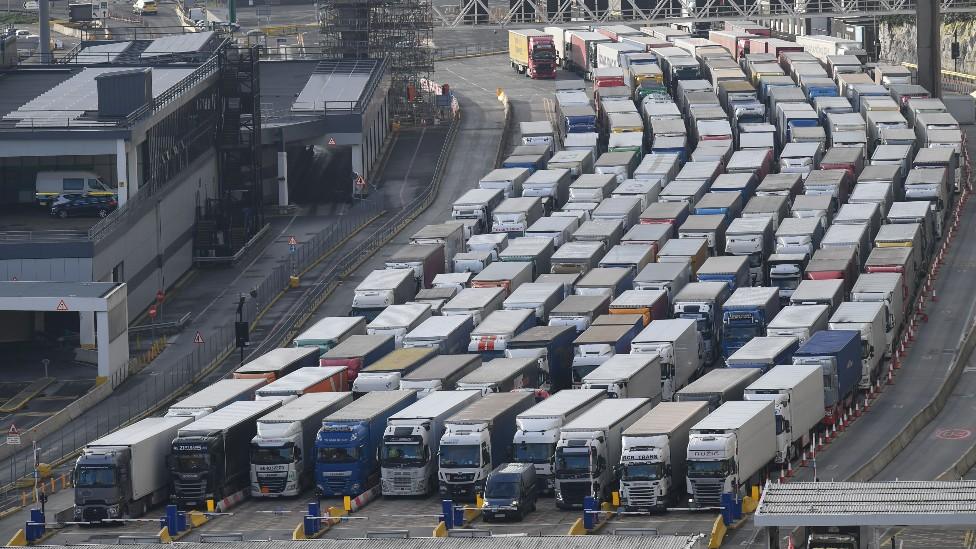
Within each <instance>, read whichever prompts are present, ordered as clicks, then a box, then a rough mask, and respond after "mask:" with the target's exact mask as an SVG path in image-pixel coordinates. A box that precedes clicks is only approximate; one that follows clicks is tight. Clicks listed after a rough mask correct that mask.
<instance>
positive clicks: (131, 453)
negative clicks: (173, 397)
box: [73, 416, 193, 523]
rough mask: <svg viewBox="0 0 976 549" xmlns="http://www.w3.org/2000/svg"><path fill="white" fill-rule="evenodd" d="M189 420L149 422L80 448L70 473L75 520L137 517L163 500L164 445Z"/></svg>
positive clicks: (165, 488) (165, 486) (166, 477)
mask: <svg viewBox="0 0 976 549" xmlns="http://www.w3.org/2000/svg"><path fill="white" fill-rule="evenodd" d="M191 421H193V417H191V416H179V417H150V418H146V419H143V420H141V421H138V422H136V423H133V424H132V425H129V426H128V427H123V428H122V429H119V430H118V431H115V432H114V433H111V434H109V435H106V436H104V437H102V438H100V439H98V440H94V441H92V442H89V443H88V444H87V445H85V448H84V449H83V450H82V451H81V455H80V456H78V460H77V461H75V469H74V474H73V477H74V488H75V508H74V518H75V520H76V521H86V522H95V523H97V522H101V521H103V520H105V519H118V518H137V517H140V516H142V515H144V514H145V513H146V511H148V510H149V508H150V507H152V506H153V505H157V504H159V503H162V502H164V501H166V498H167V496H168V495H169V469H168V468H167V467H166V458H167V456H169V451H170V444H172V443H173V439H174V438H176V433H177V431H179V429H180V427H183V426H184V425H187V424H189V423H190V422H191Z"/></svg>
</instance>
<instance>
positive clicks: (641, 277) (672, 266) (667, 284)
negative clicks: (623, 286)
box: [634, 263, 691, 303]
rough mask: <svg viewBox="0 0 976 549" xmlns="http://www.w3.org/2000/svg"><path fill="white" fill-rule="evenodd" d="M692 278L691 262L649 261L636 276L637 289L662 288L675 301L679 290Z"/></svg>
mask: <svg viewBox="0 0 976 549" xmlns="http://www.w3.org/2000/svg"><path fill="white" fill-rule="evenodd" d="M690 280H691V263H684V264H682V263H649V264H648V265H647V266H646V267H644V268H643V269H642V270H641V272H639V273H637V276H636V277H634V289H635V290H662V291H664V292H666V293H667V294H668V301H669V302H670V303H674V298H675V296H676V295H678V292H680V291H681V289H682V288H684V287H685V284H687V283H688V282H689V281H690Z"/></svg>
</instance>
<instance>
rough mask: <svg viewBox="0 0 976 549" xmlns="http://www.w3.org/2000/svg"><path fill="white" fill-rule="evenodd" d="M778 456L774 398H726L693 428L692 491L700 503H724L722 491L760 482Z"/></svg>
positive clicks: (690, 451)
mask: <svg viewBox="0 0 976 549" xmlns="http://www.w3.org/2000/svg"><path fill="white" fill-rule="evenodd" d="M775 456H776V416H775V414H774V405H773V403H772V402H726V403H725V404H723V405H721V406H719V408H718V409H717V410H715V411H714V412H712V413H711V414H709V415H708V417H706V418H705V419H703V420H701V421H700V422H698V423H697V424H696V425H695V426H694V427H692V428H691V434H690V435H689V437H688V493H689V494H691V496H692V498H693V499H694V504H695V505H696V506H698V507H715V506H717V505H721V496H722V494H729V493H731V494H742V493H743V492H744V491H746V489H747V487H748V486H750V485H756V484H759V483H760V482H759V477H761V476H762V473H763V471H764V470H765V468H766V465H767V464H769V462H770V461H772V460H773V458H774V457H775Z"/></svg>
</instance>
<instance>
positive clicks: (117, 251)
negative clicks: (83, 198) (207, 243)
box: [94, 154, 217, 317]
mask: <svg viewBox="0 0 976 549" xmlns="http://www.w3.org/2000/svg"><path fill="white" fill-rule="evenodd" d="M216 181H217V162H216V155H215V154H209V155H207V156H204V157H202V158H200V159H199V160H197V162H195V163H194V164H193V165H191V166H190V167H189V168H187V169H186V170H185V171H184V173H183V174H181V175H180V176H179V177H177V178H176V180H174V181H173V182H171V183H169V184H168V185H167V186H166V188H165V189H164V190H163V191H161V192H159V193H157V194H156V195H153V196H151V197H149V198H147V199H145V200H139V201H133V202H132V203H130V205H129V206H130V207H131V208H132V212H130V215H127V216H126V218H125V219H124V220H123V221H122V223H124V224H125V226H124V227H117V228H116V229H115V230H114V231H113V232H112V234H111V235H110V236H109V237H107V238H106V239H105V241H103V242H99V243H98V245H97V246H96V253H95V263H94V265H95V267H94V268H95V271H94V279H95V280H101V281H111V280H112V271H113V269H114V268H115V267H116V266H117V265H119V264H120V263H121V264H122V269H121V271H122V279H121V280H120V281H119V282H125V283H127V285H128V289H129V315H130V317H135V316H136V314H138V312H139V311H142V310H143V309H145V308H146V307H148V306H149V305H150V304H151V303H152V302H153V301H154V300H155V298H156V291H157V290H159V289H160V288H169V287H170V286H171V285H172V284H173V283H175V282H176V281H177V280H178V279H179V278H180V277H181V276H182V275H183V274H184V273H185V272H186V271H187V270H188V269H189V268H190V267H191V266H192V263H193V227H194V224H195V221H196V209H197V206H198V205H202V204H203V202H204V201H205V200H206V198H208V197H212V196H213V195H214V194H215V189H216Z"/></svg>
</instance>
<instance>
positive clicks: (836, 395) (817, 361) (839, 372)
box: [793, 330, 861, 426]
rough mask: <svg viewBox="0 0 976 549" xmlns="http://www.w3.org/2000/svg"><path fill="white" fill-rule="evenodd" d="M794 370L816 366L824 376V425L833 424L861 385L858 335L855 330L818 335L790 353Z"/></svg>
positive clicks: (848, 405)
mask: <svg viewBox="0 0 976 549" xmlns="http://www.w3.org/2000/svg"><path fill="white" fill-rule="evenodd" d="M793 364H794V365H796V366H818V367H819V368H820V371H821V373H822V375H823V388H824V392H823V423H824V425H827V426H830V425H833V424H834V423H836V422H837V421H838V420H839V419H840V417H841V415H843V413H844V410H846V409H848V408H849V407H850V406H851V405H852V404H853V402H854V397H855V395H856V391H857V386H858V383H859V382H860V381H861V334H860V332H858V331H857V330H824V331H822V332H817V333H816V334H814V335H813V337H811V338H810V339H808V340H807V342H806V343H804V344H803V345H801V346H800V348H799V349H797V351H796V352H795V353H793Z"/></svg>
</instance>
